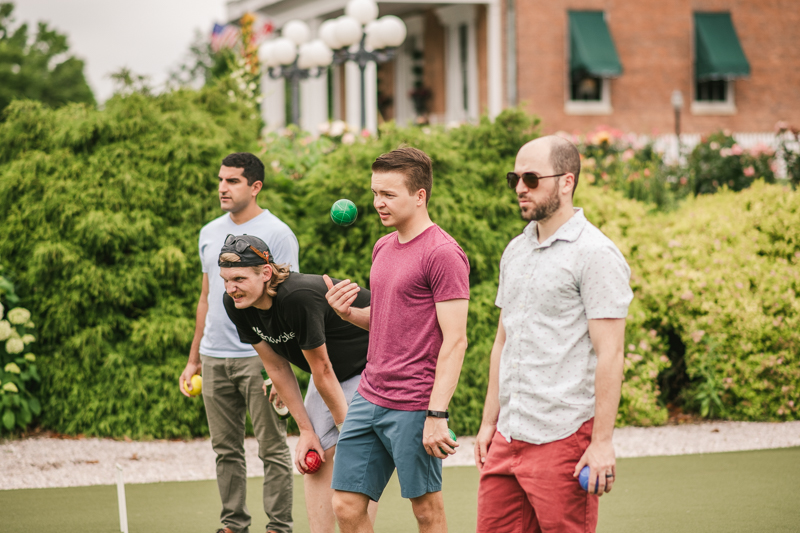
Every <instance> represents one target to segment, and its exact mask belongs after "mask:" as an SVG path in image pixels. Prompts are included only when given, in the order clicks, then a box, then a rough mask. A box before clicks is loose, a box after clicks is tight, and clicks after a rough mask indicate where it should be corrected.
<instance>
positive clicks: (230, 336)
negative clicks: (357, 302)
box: [199, 209, 300, 357]
mask: <svg viewBox="0 0 800 533" xmlns="http://www.w3.org/2000/svg"><path fill="white" fill-rule="evenodd" d="M229 234H233V235H245V234H247V235H255V236H256V237H258V238H260V239H261V240H263V241H264V242H266V243H267V246H269V250H270V252H272V256H273V257H274V258H275V262H276V263H278V264H281V263H289V264H290V265H291V267H290V268H291V270H292V272H299V270H300V265H299V260H298V254H299V251H300V245H299V244H298V243H297V237H295V236H294V233H292V230H291V229H290V228H289V226H287V225H286V224H284V223H283V222H282V221H281V220H280V219H279V218H278V217H276V216H275V215H273V214H272V213H270V212H269V211H268V210H266V209H265V210H264V212H263V213H261V214H260V215H258V216H257V217H255V218H252V219H250V220H248V221H247V222H245V223H244V224H236V223H234V222H233V220H231V216H230V214H228V213H226V214H224V215H222V216H221V217H219V218H217V219H215V220H212V221H211V222H209V223H208V224H206V225H205V226H203V229H201V230H200V243H199V244H200V263H201V264H202V265H203V272H204V273H206V274H208V314H207V315H206V327H205V329H204V330H203V339H202V340H201V341H200V353H201V354H202V355H207V356H210V357H252V356H255V355H257V354H256V352H255V350H254V349H253V347H252V346H251V345H250V344H243V343H242V342H241V341H240V340H239V333H238V332H237V331H236V326H234V325H233V322H231V321H230V319H229V318H228V314H227V313H226V312H225V307H224V306H223V305H222V296H223V295H224V294H225V283H224V282H223V281H222V278H221V277H220V275H219V266H218V264H217V263H218V261H219V251H220V249H221V248H222V245H223V243H224V242H225V237H227V236H228V235H229Z"/></svg>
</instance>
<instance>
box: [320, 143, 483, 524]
mask: <svg viewBox="0 0 800 533" xmlns="http://www.w3.org/2000/svg"><path fill="white" fill-rule="evenodd" d="M431 166H432V165H431V160H430V158H429V157H428V156H427V155H426V154H425V153H424V152H422V151H420V150H417V149H415V148H400V149H398V150H394V151H392V152H389V153H388V154H383V155H382V156H380V157H379V158H378V159H376V160H375V162H374V163H373V164H372V192H373V194H374V195H375V198H374V200H373V205H374V206H375V209H376V210H377V211H378V215H379V216H380V218H381V222H382V223H383V225H384V226H389V227H394V228H395V229H396V230H397V231H395V232H394V233H390V234H389V235H386V236H385V237H382V238H381V239H380V240H378V242H377V243H376V244H375V249H374V250H373V253H372V269H371V271H370V291H371V293H372V300H371V306H370V307H368V308H364V309H359V308H356V307H351V306H350V304H351V303H353V301H354V300H355V297H356V295H357V294H358V290H359V288H358V285H356V284H354V283H350V281H349V280H344V281H342V282H339V283H337V284H336V285H335V286H334V285H333V283H332V282H331V281H330V279H329V278H327V276H326V277H325V278H326V283H327V284H328V288H329V291H328V294H327V298H328V302H329V303H330V305H331V307H333V308H334V310H336V312H337V313H338V314H339V316H341V317H342V318H343V319H345V320H347V321H349V322H352V323H353V324H355V325H357V326H359V327H362V328H364V329H367V330H369V332H370V341H369V350H368V352H367V367H366V368H365V369H364V372H363V373H362V377H361V384H360V385H359V387H358V392H357V393H356V395H355V397H354V398H353V401H352V403H351V404H350V407H349V408H348V410H347V418H346V419H345V422H344V427H343V428H342V434H341V435H340V436H339V445H338V449H337V450H336V458H335V462H334V468H333V483H332V486H333V488H334V489H335V492H334V497H333V508H334V512H335V513H336V517H337V519H338V520H339V527H340V529H341V531H342V533H355V532H358V533H362V532H370V531H372V525H371V524H370V521H369V518H368V514H367V505H368V504H369V501H370V500H375V501H377V500H378V499H380V496H381V494H382V493H383V490H384V488H385V487H386V484H387V483H388V482H389V478H390V477H391V475H392V472H393V471H394V470H395V468H396V469H397V476H398V478H399V480H400V489H401V494H402V496H403V497H404V498H409V499H411V505H412V508H413V510H414V515H415V516H416V517H417V522H418V523H419V530H420V532H423V533H426V532H430V533H434V532H435V533H440V532H444V531H447V522H446V520H445V516H444V502H443V500H442V492H441V490H442V459H443V458H445V457H447V455H449V454H452V453H455V450H454V448H455V447H456V446H458V444H456V442H455V441H454V440H453V439H451V438H450V434H449V431H448V428H447V420H448V413H447V407H448V405H449V403H450V399H451V397H452V396H453V392H454V391H455V388H456V385H457V383H458V376H459V374H460V373H461V364H462V362H463V360H464V352H465V351H466V349H467V308H468V305H469V263H468V261H467V256H466V255H465V254H464V251H463V250H462V249H461V247H460V246H459V245H458V243H457V242H456V241H455V240H454V239H453V238H452V237H450V235H448V234H447V233H445V232H444V230H442V229H441V228H440V227H439V226H437V225H436V224H434V223H433V222H431V219H430V216H429V215H428V199H429V198H430V195H431V186H432V182H433V174H432V168H431Z"/></svg>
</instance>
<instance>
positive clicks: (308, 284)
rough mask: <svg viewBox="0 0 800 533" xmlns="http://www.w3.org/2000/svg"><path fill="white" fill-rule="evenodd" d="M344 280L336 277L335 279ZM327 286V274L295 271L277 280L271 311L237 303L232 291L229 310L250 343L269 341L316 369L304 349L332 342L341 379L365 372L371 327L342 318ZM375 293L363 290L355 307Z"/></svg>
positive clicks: (277, 350)
mask: <svg viewBox="0 0 800 533" xmlns="http://www.w3.org/2000/svg"><path fill="white" fill-rule="evenodd" d="M338 282H339V280H337V279H334V280H333V283H338ZM326 292H328V287H327V286H326V285H325V280H323V279H322V276H318V275H314V274H299V273H296V272H292V273H291V274H289V277H288V278H287V279H286V280H285V281H284V282H283V283H281V284H280V285H278V293H277V294H276V295H275V297H274V298H273V299H272V307H271V308H270V309H268V310H266V311H262V310H261V309H256V308H255V307H248V308H247V309H237V308H236V304H234V302H233V298H231V297H230V296H229V295H228V294H227V293H226V294H225V295H224V296H223V297H222V301H223V303H224V305H225V311H227V312H228V316H229V317H230V319H231V321H232V322H233V323H234V324H235V325H236V329H237V330H238V332H239V340H241V341H242V342H243V343H245V344H258V343H259V342H261V341H262V340H263V341H265V342H267V343H268V344H269V345H270V347H271V348H272V349H273V350H275V353H277V354H278V355H280V356H281V357H283V358H284V359H286V360H287V361H289V362H290V363H292V364H293V365H295V366H297V367H299V368H302V369H303V370H305V371H306V372H311V368H310V367H309V365H308V361H306V358H305V356H304V355H303V352H302V350H312V349H314V348H319V347H320V346H322V345H323V344H326V345H327V349H328V358H329V359H330V361H331V365H332V366H333V372H334V373H335V374H336V378H337V379H338V380H339V381H344V380H346V379H348V378H351V377H353V376H355V375H356V374H360V373H361V371H362V370H364V367H365V366H366V365H367V348H368V346H369V332H367V331H366V330H364V329H361V328H359V327H358V326H354V325H353V324H351V323H350V322H347V321H345V320H342V319H341V318H340V317H339V315H337V314H336V312H335V311H334V310H333V308H332V307H331V306H330V305H329V304H328V301H327V300H326V299H325V293H326ZM369 299H370V293H369V291H368V290H367V289H364V288H363V287H362V289H361V290H360V291H359V293H358V296H357V297H356V300H355V302H353V307H358V308H362V309H363V308H365V307H369Z"/></svg>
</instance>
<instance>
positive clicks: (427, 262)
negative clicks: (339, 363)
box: [358, 225, 469, 411]
mask: <svg viewBox="0 0 800 533" xmlns="http://www.w3.org/2000/svg"><path fill="white" fill-rule="evenodd" d="M369 280H370V291H371V293H372V301H371V303H370V317H369V351H368V352H367V367H366V369H364V372H363V373H362V375H361V384H360V385H359V387H358V392H359V393H360V394H361V396H363V397H364V398H366V399H367V400H369V401H370V402H372V403H374V404H375V405H379V406H381V407H386V408H388V409H397V410H400V411H420V410H424V409H427V408H428V401H429V400H430V396H431V391H432V389H433V380H434V377H435V374H436V361H437V359H438V358H439V350H440V349H441V347H442V330H441V328H440V327H439V321H438V320H437V318H436V303H437V302H444V301H447V300H457V299H468V298H469V263H468V262H467V256H466V254H465V253H464V251H463V250H462V249H461V247H460V246H459V245H458V243H457V242H456V241H455V240H454V239H453V238H452V237H451V236H450V235H448V234H447V233H445V232H444V231H443V230H442V229H441V228H440V227H439V226H437V225H433V226H431V227H429V228H428V229H426V230H425V231H423V232H422V233H421V234H419V235H418V236H417V237H415V238H414V239H412V240H411V241H409V242H407V243H403V244H401V243H400V242H399V241H398V239H397V232H394V233H390V234H389V235H386V236H385V237H382V238H381V239H380V240H379V241H378V242H377V243H376V244H375V249H374V250H373V252H372V269H371V271H370V278H369Z"/></svg>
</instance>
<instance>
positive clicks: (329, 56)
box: [309, 39, 333, 67]
mask: <svg viewBox="0 0 800 533" xmlns="http://www.w3.org/2000/svg"><path fill="white" fill-rule="evenodd" d="M309 49H310V54H311V60H312V61H313V62H314V66H316V67H327V66H328V65H330V64H331V63H333V51H332V50H331V49H330V48H328V46H327V45H326V44H325V43H324V42H322V40H321V39H314V40H313V41H311V42H310V43H309Z"/></svg>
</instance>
